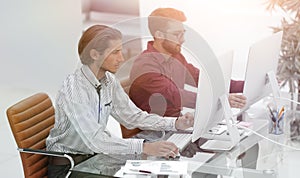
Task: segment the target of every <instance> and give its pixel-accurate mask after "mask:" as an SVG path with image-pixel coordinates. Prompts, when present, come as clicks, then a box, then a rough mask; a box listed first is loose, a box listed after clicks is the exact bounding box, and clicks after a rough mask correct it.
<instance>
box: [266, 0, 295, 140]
mask: <svg viewBox="0 0 300 178" xmlns="http://www.w3.org/2000/svg"><path fill="white" fill-rule="evenodd" d="M267 3H268V6H267V9H269V10H276V9H277V10H281V11H282V12H283V13H282V14H283V19H282V21H281V26H280V27H276V28H275V27H273V30H274V32H278V31H283V37H282V43H281V53H280V57H279V64H278V70H277V77H278V79H279V80H281V81H283V83H282V85H283V86H284V85H285V84H288V85H289V90H290V93H291V97H292V99H294V93H295V92H298V95H297V96H298V98H297V99H298V101H300V0H268V2H267ZM293 106H294V104H292V103H291V110H293V111H294V107H293ZM296 108H297V110H299V109H300V105H299V104H298V105H297V107H296ZM290 138H291V140H293V141H295V140H298V141H300V113H298V112H293V114H292V117H291V120H290Z"/></svg>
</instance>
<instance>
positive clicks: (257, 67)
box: [243, 32, 282, 110]
mask: <svg viewBox="0 0 300 178" xmlns="http://www.w3.org/2000/svg"><path fill="white" fill-rule="evenodd" d="M281 39H282V32H278V33H276V34H273V35H272V36H270V37H267V38H265V39H263V40H261V41H258V42H256V43H255V44H253V45H252V46H251V47H250V49H249V55H248V63H247V68H246V75H245V84H244V91H243V95H244V96H246V97H247V104H246V107H244V108H243V110H245V109H247V108H248V107H249V106H250V105H252V104H253V103H255V102H257V101H258V100H260V99H262V98H263V97H265V96H268V95H270V94H271V93H272V92H273V95H275V96H278V97H279V87H278V83H277V80H276V77H275V73H276V71H277V65H278V59H279V53H280V47H281Z"/></svg>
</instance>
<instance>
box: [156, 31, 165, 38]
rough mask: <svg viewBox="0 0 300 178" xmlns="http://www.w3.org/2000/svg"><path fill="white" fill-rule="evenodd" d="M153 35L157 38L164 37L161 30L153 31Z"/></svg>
mask: <svg viewBox="0 0 300 178" xmlns="http://www.w3.org/2000/svg"><path fill="white" fill-rule="evenodd" d="M154 37H155V38H157V39H164V33H163V32H161V31H156V32H155V33H154Z"/></svg>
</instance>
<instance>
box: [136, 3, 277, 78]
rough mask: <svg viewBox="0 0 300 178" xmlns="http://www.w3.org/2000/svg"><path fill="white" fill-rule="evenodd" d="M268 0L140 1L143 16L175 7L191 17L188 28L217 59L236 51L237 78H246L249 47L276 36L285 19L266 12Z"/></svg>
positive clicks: (235, 73) (188, 17)
mask: <svg viewBox="0 0 300 178" xmlns="http://www.w3.org/2000/svg"><path fill="white" fill-rule="evenodd" d="M264 2H266V1H265V0H226V1H224V0H185V1H182V0H151V1H149V0H140V14H141V16H142V17H146V16H148V15H149V14H150V13H151V11H153V10H154V9H156V8H158V7H173V8H176V9H179V10H182V11H183V12H184V13H185V15H186V16H187V21H186V22H185V24H186V25H188V26H189V27H191V28H193V29H194V30H196V31H198V32H199V34H200V35H201V36H202V37H203V38H204V39H205V40H206V41H207V42H208V43H209V45H210V46H211V48H212V49H213V51H214V52H215V54H216V55H217V56H219V55H221V54H223V53H225V52H227V51H229V50H231V49H233V50H235V52H236V53H235V61H234V65H233V78H237V79H242V78H243V77H244V70H245V65H246V57H247V56H246V55H247V50H248V47H249V46H250V45H251V44H253V43H254V42H256V41H258V40H260V39H262V38H264V37H266V36H268V35H271V34H272V30H271V29H270V28H269V27H270V26H277V25H279V24H280V19H281V17H280V16H279V15H276V14H274V13H273V14H271V13H270V12H268V11H266V10H265V7H266V5H265V4H263V3H264Z"/></svg>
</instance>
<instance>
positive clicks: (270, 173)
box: [72, 119, 278, 178]
mask: <svg viewBox="0 0 300 178" xmlns="http://www.w3.org/2000/svg"><path fill="white" fill-rule="evenodd" d="M251 122H252V123H253V130H255V131H256V132H258V133H260V134H262V135H264V136H269V134H268V120H266V119H253V120H251ZM271 136H272V135H271ZM261 140H262V138H261V137H259V136H257V135H256V134H249V135H248V136H247V137H245V138H244V139H243V140H241V141H240V143H239V144H238V145H237V146H235V147H234V148H233V149H232V150H230V151H222V152H214V153H213V152H203V150H201V149H200V148H199V145H201V144H203V143H204V141H205V140H203V139H199V140H197V141H196V142H194V143H191V144H190V145H188V146H187V148H186V149H185V150H184V151H183V152H182V153H181V157H180V158H178V159H176V161H187V163H188V169H187V171H188V174H187V175H183V176H177V177H197V178H198V177H207V176H208V177H217V175H221V176H230V177H238V178H240V177H249V178H250V177H251V178H253V177H262V178H268V177H270V178H273V177H278V171H277V170H276V168H275V169H274V167H271V168H272V169H270V168H268V167H264V168H265V169H257V168H256V163H257V162H256V161H257V159H258V157H257V154H258V146H257V145H258V143H259V142H260V141H261ZM187 155H188V157H186V156H187ZM191 155H193V156H191ZM247 157H248V158H247ZM249 158H250V159H249ZM244 159H248V162H247V163H246V161H245V162H244V161H243V160H244ZM127 160H165V161H167V160H166V159H165V158H158V157H153V156H146V155H143V154H141V155H138V154H133V155H125V154H118V155H116V154H114V155H113V154H97V155H95V156H93V157H91V158H90V159H88V160H86V161H84V162H82V163H80V164H78V165H76V166H75V167H74V169H73V170H72V171H73V173H72V175H73V176H74V175H76V174H79V175H80V176H78V177H110V176H111V177H168V176H163V175H150V174H149V175H127V174H124V173H123V172H122V168H123V166H124V165H125V163H126V161H127ZM169 177H176V176H169Z"/></svg>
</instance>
